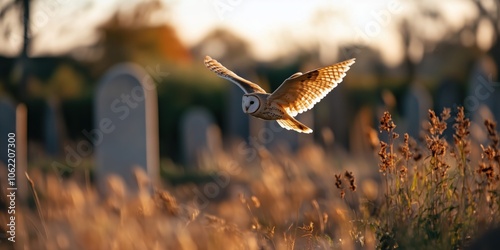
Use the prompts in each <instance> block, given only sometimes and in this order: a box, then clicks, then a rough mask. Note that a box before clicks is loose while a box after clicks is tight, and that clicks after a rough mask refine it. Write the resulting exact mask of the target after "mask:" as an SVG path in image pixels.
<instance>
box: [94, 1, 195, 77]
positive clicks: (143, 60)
mask: <svg viewBox="0 0 500 250" xmlns="http://www.w3.org/2000/svg"><path fill="white" fill-rule="evenodd" d="M166 8H167V7H166V6H165V5H164V4H162V3H161V2H160V1H148V2H141V3H139V4H137V6H136V7H134V11H133V12H132V13H131V14H128V13H122V12H120V11H119V10H117V11H116V12H115V14H114V15H113V16H112V17H111V18H110V19H109V20H108V21H106V22H105V23H104V24H102V25H101V26H100V27H99V28H98V30H99V31H100V33H101V38H100V40H99V42H98V44H97V45H96V46H94V47H95V48H96V49H99V50H102V51H104V53H103V55H102V57H101V58H99V59H97V60H96V61H95V62H92V65H91V66H92V68H93V69H94V72H93V74H94V75H95V76H100V75H102V74H103V73H104V71H105V70H106V69H108V68H109V67H110V66H112V65H114V64H116V63H119V62H124V61H132V62H136V63H138V64H140V65H142V66H145V67H147V66H151V65H158V64H160V63H165V62H171V63H178V64H186V63H188V62H190V61H191V55H190V53H189V50H188V49H187V48H186V47H185V46H184V44H182V42H181V41H180V39H179V38H178V36H177V34H176V32H175V29H174V28H173V27H172V26H170V25H165V24H162V25H154V24H153V23H152V21H151V16H152V15H153V13H154V12H159V11H165V9H166Z"/></svg>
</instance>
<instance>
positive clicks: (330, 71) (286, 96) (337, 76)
mask: <svg viewBox="0 0 500 250" xmlns="http://www.w3.org/2000/svg"><path fill="white" fill-rule="evenodd" d="M354 60H355V58H352V59H349V60H347V61H343V62H340V63H337V64H334V65H331V66H328V67H324V68H320V69H316V70H312V71H309V72H307V73H304V74H302V75H298V74H294V75H293V76H292V77H290V78H288V79H286V80H285V81H284V82H283V83H282V84H281V86H279V87H278V88H277V89H276V90H275V91H274V92H273V93H272V94H271V96H269V99H268V101H269V102H277V103H279V104H280V105H281V106H282V107H283V108H284V109H285V110H286V111H287V113H288V114H289V115H291V116H292V117H294V116H296V115H297V114H300V113H302V112H305V111H307V110H309V109H312V108H313V107H314V105H315V104H316V103H318V102H319V101H320V100H321V99H323V97H325V96H326V95H327V94H328V93H329V92H330V91H331V90H332V89H334V88H335V87H337V85H338V84H339V83H340V82H342V79H343V78H344V76H345V75H346V72H347V71H348V70H349V68H350V66H351V65H352V64H353V63H354Z"/></svg>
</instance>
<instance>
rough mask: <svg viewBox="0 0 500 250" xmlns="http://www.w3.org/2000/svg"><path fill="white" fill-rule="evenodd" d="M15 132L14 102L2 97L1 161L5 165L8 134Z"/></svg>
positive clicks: (0, 102)
mask: <svg viewBox="0 0 500 250" xmlns="http://www.w3.org/2000/svg"><path fill="white" fill-rule="evenodd" d="M14 132H16V110H15V107H14V104H13V103H12V102H11V101H9V100H8V99H5V98H0V162H2V164H3V165H5V166H7V139H8V134H9V133H14ZM2 181H3V180H2Z"/></svg>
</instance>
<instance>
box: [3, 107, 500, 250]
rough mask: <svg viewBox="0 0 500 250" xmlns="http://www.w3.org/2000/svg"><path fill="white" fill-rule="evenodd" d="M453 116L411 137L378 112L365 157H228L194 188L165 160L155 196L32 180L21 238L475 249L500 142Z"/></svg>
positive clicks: (280, 151) (276, 153)
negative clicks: (448, 134) (482, 139)
mask: <svg viewBox="0 0 500 250" xmlns="http://www.w3.org/2000/svg"><path fill="white" fill-rule="evenodd" d="M454 112H456V115H454V116H453V117H452V116H451V111H450V110H449V109H445V110H443V111H442V112H441V113H440V114H439V115H438V114H436V113H435V112H434V111H431V110H430V111H429V119H428V121H427V122H426V126H424V128H423V130H422V136H421V138H417V139H413V138H410V137H409V136H408V135H407V134H405V133H403V134H401V135H399V134H397V133H396V132H395V131H396V124H395V123H394V121H393V120H392V118H391V115H390V114H389V113H387V112H386V113H384V115H383V116H382V118H381V120H380V127H378V128H377V129H372V130H371V135H372V136H369V135H367V136H369V137H370V138H371V139H372V140H371V146H372V147H373V150H374V152H373V155H371V156H367V157H360V156H359V155H356V152H352V153H349V154H347V153H342V151H340V150H337V149H333V153H331V152H329V151H328V150H325V147H320V146H318V145H308V146H304V147H302V148H300V149H299V150H298V152H297V153H291V152H290V151H288V150H287V149H286V147H285V146H284V147H280V148H277V149H274V150H272V151H271V150H268V149H266V148H263V147H259V146H254V147H251V149H252V150H255V151H248V152H251V153H255V157H253V158H252V157H248V154H244V155H241V154H238V149H237V148H238V147H229V148H228V149H226V150H223V151H221V152H220V153H218V154H217V155H213V156H210V157H208V158H207V159H206V160H205V161H204V163H203V166H202V169H201V170H200V172H201V173H202V174H196V175H193V176H196V178H194V179H192V180H191V179H189V178H187V179H182V178H183V177H180V176H183V175H182V173H183V170H182V167H180V166H175V165H174V164H173V163H171V162H169V163H168V162H167V163H165V162H164V163H163V164H162V165H163V168H166V169H168V171H167V170H165V169H164V171H163V176H164V177H166V178H165V180H164V183H163V184H162V186H161V187H160V186H157V187H155V191H154V192H153V194H152V195H151V194H150V193H149V192H147V190H142V189H139V191H138V192H131V191H127V189H126V188H125V186H124V184H123V181H122V180H120V179H119V178H117V177H111V178H109V179H108V187H109V190H110V192H109V194H108V195H106V196H104V197H101V196H99V195H98V193H97V192H96V191H95V188H94V186H93V185H92V184H88V183H87V184H85V182H83V184H82V182H81V181H79V179H78V177H69V178H63V179H60V178H59V177H58V176H56V175H52V174H42V173H41V172H40V171H36V170H31V171H30V175H31V178H32V179H33V183H34V186H35V192H36V193H37V194H38V195H37V196H38V197H39V202H38V203H37V204H35V203H32V205H31V206H26V207H23V208H22V210H23V214H24V215H25V216H22V217H21V218H22V220H21V222H20V223H22V225H23V226H20V227H18V239H19V240H21V241H24V242H25V243H26V244H28V245H29V246H31V247H32V248H39V247H43V248H47V249H394V248H401V249H463V248H466V247H471V248H473V249H474V246H473V244H475V243H474V242H475V240H476V239H478V238H479V237H481V235H482V234H483V233H484V232H486V231H487V230H489V229H492V228H494V227H496V226H498V222H499V220H500V211H499V207H500V197H499V191H500V186H499V173H500V145H499V141H500V140H499V135H498V133H497V129H496V124H495V123H494V122H493V121H490V120H487V121H485V122H484V126H483V127H482V131H483V132H484V133H485V135H486V136H487V140H486V143H484V144H482V145H481V144H479V143H477V142H475V141H474V140H473V139H472V138H471V135H470V131H471V123H470V121H469V120H468V119H467V118H466V117H465V115H464V111H463V109H462V108H458V110H455V111H454ZM447 122H448V123H447ZM449 125H451V126H449ZM377 130H379V131H380V132H379V131H377ZM445 130H451V131H453V138H450V140H446V139H445V137H444V132H445ZM373 133H375V135H379V133H381V134H382V136H381V137H380V138H388V139H386V140H385V141H384V140H380V141H379V140H378V139H377V138H378V136H373ZM172 169H173V170H172ZM143 175H144V173H140V172H137V173H136V177H137V180H138V182H139V183H143V182H144V181H145V180H144V178H143V177H144V176H143ZM200 176H202V177H200ZM169 178H170V179H176V180H177V181H173V182H169V180H168V179H169ZM179 178H180V179H181V181H179V180H178V179H179ZM172 183H173V184H172ZM140 186H141V185H140ZM37 209H39V211H40V212H39V213H38V212H37ZM3 243H4V242H2V244H3Z"/></svg>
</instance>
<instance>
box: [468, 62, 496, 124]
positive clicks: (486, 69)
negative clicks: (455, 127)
mask: <svg viewBox="0 0 500 250" xmlns="http://www.w3.org/2000/svg"><path fill="white" fill-rule="evenodd" d="M482 105H485V106H487V107H488V108H489V109H490V110H491V112H492V114H493V116H494V117H495V119H496V120H497V121H500V82H499V80H498V74H497V72H496V66H495V62H494V61H493V60H492V59H491V58H490V57H483V58H480V59H479V60H478V61H477V62H476V65H475V66H474V68H473V70H472V72H471V74H470V78H469V86H468V91H467V95H466V97H465V99H464V107H465V111H466V113H467V114H468V115H469V116H474V113H476V112H477V111H478V110H479V108H480V107H481V106H482Z"/></svg>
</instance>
